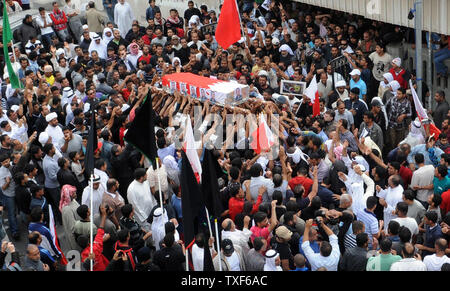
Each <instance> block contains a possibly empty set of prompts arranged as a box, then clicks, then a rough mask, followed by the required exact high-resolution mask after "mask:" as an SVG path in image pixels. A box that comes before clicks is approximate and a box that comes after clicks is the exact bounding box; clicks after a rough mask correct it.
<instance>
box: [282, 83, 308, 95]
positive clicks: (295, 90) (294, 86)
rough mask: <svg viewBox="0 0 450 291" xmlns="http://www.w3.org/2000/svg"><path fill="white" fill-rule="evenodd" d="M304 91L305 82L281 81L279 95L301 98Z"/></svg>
mask: <svg viewBox="0 0 450 291" xmlns="http://www.w3.org/2000/svg"><path fill="white" fill-rule="evenodd" d="M305 89H306V82H298V81H290V80H281V87H280V94H281V95H289V94H290V95H294V96H303V93H304V92H305Z"/></svg>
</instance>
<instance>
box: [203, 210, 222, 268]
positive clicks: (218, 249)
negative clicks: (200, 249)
mask: <svg viewBox="0 0 450 291" xmlns="http://www.w3.org/2000/svg"><path fill="white" fill-rule="evenodd" d="M214 224H215V226H216V244H217V255H218V256H219V271H222V258H221V254H220V241H219V228H218V227H217V218H216V219H214ZM206 247H208V246H206Z"/></svg>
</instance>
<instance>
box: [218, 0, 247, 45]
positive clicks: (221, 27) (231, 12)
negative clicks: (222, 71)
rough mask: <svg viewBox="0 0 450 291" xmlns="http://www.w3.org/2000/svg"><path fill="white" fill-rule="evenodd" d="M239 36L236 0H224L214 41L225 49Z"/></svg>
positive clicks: (239, 25) (237, 39)
mask: <svg viewBox="0 0 450 291" xmlns="http://www.w3.org/2000/svg"><path fill="white" fill-rule="evenodd" d="M241 37H242V35H241V23H240V21H239V12H238V8H237V5H236V0H225V1H224V2H223V5H222V9H221V10H220V17H219V21H218V23H217V28H216V41H217V43H218V44H219V45H220V46H221V47H222V48H223V49H225V50H226V49H228V48H229V47H230V46H231V45H232V44H233V43H235V42H238V41H239V40H240V39H241Z"/></svg>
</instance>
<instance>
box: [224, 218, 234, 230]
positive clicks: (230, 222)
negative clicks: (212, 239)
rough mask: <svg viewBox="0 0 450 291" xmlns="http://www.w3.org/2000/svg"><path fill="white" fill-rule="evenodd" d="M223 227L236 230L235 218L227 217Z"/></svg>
mask: <svg viewBox="0 0 450 291" xmlns="http://www.w3.org/2000/svg"><path fill="white" fill-rule="evenodd" d="M222 229H223V230H225V231H234V229H235V225H234V222H233V220H231V219H229V218H227V219H225V220H224V221H223V222H222Z"/></svg>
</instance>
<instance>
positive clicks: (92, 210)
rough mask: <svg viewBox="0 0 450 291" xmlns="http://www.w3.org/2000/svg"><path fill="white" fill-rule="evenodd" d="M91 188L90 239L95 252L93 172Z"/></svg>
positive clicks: (92, 266) (92, 267)
mask: <svg viewBox="0 0 450 291" xmlns="http://www.w3.org/2000/svg"><path fill="white" fill-rule="evenodd" d="M90 188H91V189H90V190H91V195H90V196H91V207H90V208H91V218H90V227H91V235H90V236H91V237H90V240H91V250H90V253H91V254H92V253H93V252H94V250H93V246H94V245H93V238H94V233H93V232H94V229H93V228H94V224H93V221H94V209H92V208H93V205H94V203H93V199H92V196H93V194H94V175H93V174H91V185H90ZM90 269H91V271H93V270H94V262H93V260H91V268H90Z"/></svg>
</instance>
